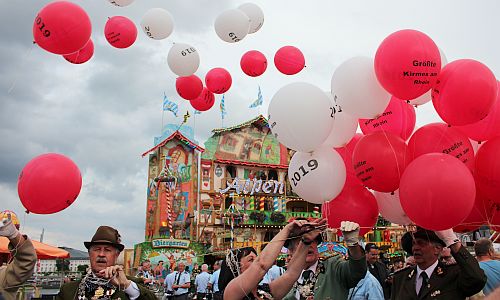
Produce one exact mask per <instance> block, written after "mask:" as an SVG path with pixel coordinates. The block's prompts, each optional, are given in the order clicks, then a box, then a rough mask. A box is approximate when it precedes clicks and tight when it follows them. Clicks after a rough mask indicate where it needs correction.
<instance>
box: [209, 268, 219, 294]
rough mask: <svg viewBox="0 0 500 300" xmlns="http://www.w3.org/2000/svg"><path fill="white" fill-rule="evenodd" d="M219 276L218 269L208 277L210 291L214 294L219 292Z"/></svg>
mask: <svg viewBox="0 0 500 300" xmlns="http://www.w3.org/2000/svg"><path fill="white" fill-rule="evenodd" d="M219 274H220V269H218V270H217V271H215V272H214V273H213V274H212V277H210V283H211V284H212V291H213V292H214V293H215V292H218V291H219Z"/></svg>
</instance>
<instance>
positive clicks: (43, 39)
mask: <svg viewBox="0 0 500 300" xmlns="http://www.w3.org/2000/svg"><path fill="white" fill-rule="evenodd" d="M91 33H92V24H91V22H90V18H89V16H88V15H87V13H86V12H85V10H83V9H82V8H81V7H80V6H78V5H76V4H74V3H72V2H68V1H56V2H51V3H49V4H47V5H46V6H44V7H43V8H42V9H41V10H40V11H39V12H38V14H37V15H36V17H35V20H34V22H33V39H34V41H35V43H36V44H37V45H38V46H40V47H41V48H42V49H44V50H46V51H48V52H51V53H54V54H58V55H63V56H64V58H65V59H66V60H68V61H70V62H72V63H83V62H85V61H86V60H85V59H87V60H88V59H90V58H91V57H92V54H93V52H94V46H93V43H92V41H91V40H90V35H91ZM89 43H90V45H89ZM87 45H88V46H87ZM84 58H85V59H84Z"/></svg>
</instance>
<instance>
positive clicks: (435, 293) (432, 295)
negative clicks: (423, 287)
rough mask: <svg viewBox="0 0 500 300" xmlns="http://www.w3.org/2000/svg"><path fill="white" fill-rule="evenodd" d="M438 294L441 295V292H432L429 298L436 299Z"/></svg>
mask: <svg viewBox="0 0 500 300" xmlns="http://www.w3.org/2000/svg"><path fill="white" fill-rule="evenodd" d="M439 294H441V291H440V290H435V291H434V292H432V293H431V297H436V296H437V295H439Z"/></svg>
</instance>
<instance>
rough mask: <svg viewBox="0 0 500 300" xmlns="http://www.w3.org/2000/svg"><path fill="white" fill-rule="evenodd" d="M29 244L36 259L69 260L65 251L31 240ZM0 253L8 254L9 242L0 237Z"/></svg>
mask: <svg viewBox="0 0 500 300" xmlns="http://www.w3.org/2000/svg"><path fill="white" fill-rule="evenodd" d="M31 242H32V243H33V246H34V247H35V251H36V255H37V256H38V259H54V258H69V252H68V251H66V250H63V249H61V248H57V247H54V246H50V245H47V244H44V243H40V242H37V241H34V240H31ZM0 253H10V252H9V240H8V239H7V238H5V237H0Z"/></svg>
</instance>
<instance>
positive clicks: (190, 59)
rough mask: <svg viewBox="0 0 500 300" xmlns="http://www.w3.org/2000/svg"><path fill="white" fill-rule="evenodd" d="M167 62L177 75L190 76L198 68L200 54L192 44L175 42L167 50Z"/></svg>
mask: <svg viewBox="0 0 500 300" xmlns="http://www.w3.org/2000/svg"><path fill="white" fill-rule="evenodd" d="M167 62H168V66H169V67H170V70H172V72H174V73H175V74H177V75H178V76H190V75H193V74H194V73H195V72H196V71H197V70H198V67H199V66H200V56H199V55H198V51H196V49H195V48H194V47H193V46H191V45H188V44H181V43H176V44H174V45H173V46H172V48H170V51H169V52H168V57H167Z"/></svg>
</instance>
